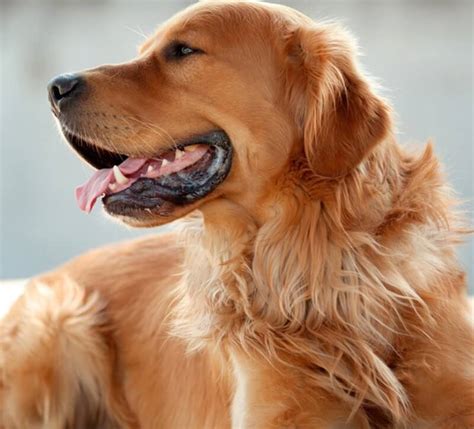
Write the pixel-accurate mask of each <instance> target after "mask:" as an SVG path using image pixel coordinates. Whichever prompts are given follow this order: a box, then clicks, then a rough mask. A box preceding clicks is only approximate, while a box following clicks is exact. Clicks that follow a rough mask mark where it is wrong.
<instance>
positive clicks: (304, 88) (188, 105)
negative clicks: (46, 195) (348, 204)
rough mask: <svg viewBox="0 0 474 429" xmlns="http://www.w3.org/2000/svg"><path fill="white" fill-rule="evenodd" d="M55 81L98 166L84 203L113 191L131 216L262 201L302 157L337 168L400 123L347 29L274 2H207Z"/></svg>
mask: <svg viewBox="0 0 474 429" xmlns="http://www.w3.org/2000/svg"><path fill="white" fill-rule="evenodd" d="M48 89H49V98H50V101H51V106H52V111H53V113H54V115H55V116H56V118H57V119H58V122H59V124H60V127H61V130H62V132H63V134H64V136H65V137H66V139H67V140H68V142H69V143H70V144H71V145H72V146H73V147H74V149H75V150H76V151H77V152H78V153H79V154H80V155H81V156H82V157H83V158H84V159H85V160H86V161H87V162H88V163H90V164H91V165H92V166H94V167H95V168H97V169H99V171H98V172H97V173H96V174H95V175H94V177H93V178H92V179H91V180H90V181H89V182H88V183H87V184H86V185H85V186H84V187H83V188H80V189H79V193H78V197H79V199H80V201H81V205H82V208H83V209H85V210H90V209H91V207H92V205H93V203H94V202H95V199H96V198H98V197H99V196H103V203H104V207H105V210H106V211H107V212H108V213H110V214H111V215H113V216H116V217H118V218H120V219H122V220H123V221H125V222H126V223H128V224H131V225H135V226H152V225H159V224H163V223H167V222H169V221H171V220H174V219H176V218H179V217H182V216H184V215H185V214H187V213H189V212H190V211H192V210H194V209H196V208H204V207H205V205H206V204H207V203H209V202H210V201H212V200H217V199H225V200H231V201H233V202H236V203H237V204H239V205H241V206H243V207H245V208H246V209H247V210H249V211H251V212H256V211H259V210H264V209H265V203H264V202H265V201H266V199H267V198H268V196H269V195H271V194H272V193H274V192H275V189H274V188H275V183H277V182H278V183H281V178H282V177H283V178H284V177H285V174H287V172H288V170H289V167H290V165H291V163H292V162H293V161H294V160H295V159H300V160H301V159H303V160H304V162H305V163H306V164H305V165H307V166H308V167H309V168H310V170H311V171H312V173H313V174H314V175H318V176H320V177H329V178H333V177H336V176H341V175H344V174H346V173H347V172H349V171H350V170H351V169H352V168H354V167H355V166H357V165H358V164H359V163H360V162H361V161H362V160H363V159H364V157H365V156H367V154H368V153H370V151H371V150H372V148H373V147H374V146H375V145H376V144H377V143H378V142H380V141H381V140H383V139H384V137H385V136H386V134H387V133H388V132H389V129H390V114H389V108H388V107H387V105H386V104H385V103H384V102H383V100H381V99H380V98H379V97H378V96H377V95H375V94H374V92H373V91H372V89H371V87H370V86H369V84H368V82H367V80H366V79H365V78H364V76H363V75H362V74H361V72H360V71H359V69H358V68H357V65H356V62H355V53H354V48H353V44H352V40H351V38H350V37H349V36H348V35H347V34H346V33H345V32H344V31H343V30H341V29H340V28H338V27H337V26H334V25H324V24H317V23H315V22H313V21H311V20H310V19H309V18H307V17H305V16H304V15H302V14H300V13H298V12H296V11H294V10H292V9H289V8H286V7H282V6H277V5H270V4H264V3H254V2H240V1H230V2H229V1H225V2H222V1H209V2H202V3H198V4H196V5H193V6H191V7H190V8H188V9H186V10H184V11H183V12H181V13H180V14H178V15H176V16H175V17H173V18H172V19H171V20H170V21H168V22H166V23H165V24H164V25H162V26H161V27H160V28H159V29H158V30H157V31H156V33H155V34H154V35H153V36H152V37H150V38H149V39H148V40H147V41H146V42H145V43H144V44H143V45H142V46H141V48H140V50H139V54H138V56H137V58H135V59H134V60H132V61H130V62H127V63H123V64H117V65H104V66H101V67H98V68H94V69H91V70H86V71H83V72H80V73H76V74H70V75H61V76H59V77H57V78H55V79H53V80H52V81H51V83H50V84H49V87H48ZM114 166H120V167H114Z"/></svg>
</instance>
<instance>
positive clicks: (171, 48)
mask: <svg viewBox="0 0 474 429" xmlns="http://www.w3.org/2000/svg"><path fill="white" fill-rule="evenodd" d="M199 53H203V51H202V50H201V49H197V48H192V47H191V46H189V45H187V44H186V43H182V42H173V43H171V44H170V45H168V46H167V47H166V48H165V58H166V59H167V60H180V59H181V58H184V57H188V56H189V55H193V54H199Z"/></svg>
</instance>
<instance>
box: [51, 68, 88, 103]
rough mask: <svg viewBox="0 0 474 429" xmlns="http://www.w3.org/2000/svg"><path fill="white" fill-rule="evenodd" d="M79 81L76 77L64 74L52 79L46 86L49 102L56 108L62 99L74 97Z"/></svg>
mask: <svg viewBox="0 0 474 429" xmlns="http://www.w3.org/2000/svg"><path fill="white" fill-rule="evenodd" d="M80 82H81V79H80V78H79V76H77V75H72V74H65V75H61V76H58V77H56V78H54V79H53V80H52V81H51V82H50V83H49V85H48V92H49V97H50V101H51V103H52V104H54V105H55V106H56V107H58V103H59V101H60V100H62V99H63V98H69V97H72V96H73V95H75V93H76V92H77V89H78V87H79V84H80Z"/></svg>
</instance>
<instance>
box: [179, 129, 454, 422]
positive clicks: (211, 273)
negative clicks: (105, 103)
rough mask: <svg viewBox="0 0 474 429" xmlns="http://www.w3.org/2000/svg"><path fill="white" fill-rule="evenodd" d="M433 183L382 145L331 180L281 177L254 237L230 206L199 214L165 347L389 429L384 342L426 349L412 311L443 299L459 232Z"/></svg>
mask: <svg viewBox="0 0 474 429" xmlns="http://www.w3.org/2000/svg"><path fill="white" fill-rule="evenodd" d="M295 183H297V184H298V186H295ZM444 183H445V182H444V180H443V178H442V174H441V173H440V168H439V164H438V161H437V160H436V159H435V157H434V155H433V151H432V146H431V144H429V145H428V146H427V147H426V149H425V150H424V152H423V153H421V154H420V155H414V154H409V153H407V152H405V151H403V150H402V149H401V148H400V147H399V146H397V145H396V143H395V142H394V140H393V139H392V138H390V139H387V140H386V141H385V142H384V143H383V144H381V145H380V146H379V147H378V148H377V150H375V151H374V152H373V153H372V154H371V156H370V157H369V158H368V159H367V160H366V161H364V162H363V163H362V164H361V165H360V166H359V167H358V168H356V169H355V170H354V171H352V172H351V173H350V174H348V175H346V176H345V177H343V178H339V179H334V180H322V179H320V178H318V177H317V176H315V175H314V174H312V171H311V170H310V169H309V168H305V165H304V161H301V160H299V161H295V162H293V163H291V164H290V165H289V167H288V172H287V174H285V175H284V177H283V178H282V181H281V184H280V186H279V187H277V188H279V189H280V190H279V191H278V192H276V193H275V194H274V195H272V196H271V198H270V201H271V202H270V203H269V207H271V211H272V212H273V215H271V214H270V215H269V216H268V219H267V221H266V222H265V223H263V224H262V225H256V224H255V223H254V222H252V220H251V219H249V218H248V217H247V216H246V215H245V213H243V212H239V210H238V209H236V208H235V207H233V206H232V205H231V204H229V205H228V207H227V210H226V211H225V212H223V211H222V210H221V211H220V212H219V213H215V212H213V210H212V208H210V209H208V210H206V212H205V213H204V219H203V221H204V222H203V223H202V224H201V223H200V221H199V220H196V219H193V220H192V221H190V222H189V223H188V225H187V226H186V228H185V229H184V238H185V240H186V242H187V244H186V248H187V249H188V252H187V255H186V262H185V266H186V267H189V268H188V269H187V271H186V273H185V276H184V279H183V282H182V284H181V287H180V288H179V291H178V296H177V299H176V301H175V302H176V310H175V313H174V318H173V320H172V331H173V334H175V335H178V336H180V337H183V338H185V339H186V341H187V342H188V344H189V347H190V348H191V349H199V348H201V347H205V346H206V345H211V346H213V347H223V348H224V349H225V350H228V351H229V352H230V353H232V350H240V351H244V352H245V353H248V355H249V356H253V357H255V356H258V357H259V359H263V360H265V361H267V363H269V364H271V365H273V366H275V367H276V368H285V367H287V368H291V367H293V366H297V367H298V368H299V369H300V370H304V371H305V374H306V376H307V379H308V380H310V382H311V384H312V385H314V387H315V388H319V389H320V388H323V389H324V390H325V391H327V392H328V393H330V394H332V395H335V396H337V397H339V398H342V399H343V400H344V401H347V402H348V403H349V404H351V406H352V409H353V413H354V414H355V413H356V412H358V411H360V410H361V409H362V407H365V408H366V409H370V408H371V407H373V406H377V407H380V408H381V409H383V410H385V412H386V414H387V416H388V417H389V418H390V419H391V420H394V421H397V420H399V419H401V418H402V417H403V416H404V415H405V413H406V412H407V411H408V410H407V407H408V400H407V397H406V393H405V390H404V388H403V386H402V385H401V383H400V381H399V380H398V379H397V376H396V375H395V372H396V362H397V360H398V358H399V356H398V355H397V351H396V349H395V341H396V338H398V337H400V336H402V337H403V335H404V334H406V333H408V332H411V333H413V332H416V333H418V335H420V336H428V337H429V331H430V330H431V329H429V328H428V327H430V324H431V325H432V324H434V323H435V322H434V321H433V319H432V318H431V314H430V310H429V307H428V306H427V305H426V302H425V301H426V300H427V299H430V297H431V298H432V297H433V296H436V295H438V293H439V296H441V295H442V294H444V293H445V290H446V288H449V287H453V286H452V284H453V282H450V279H449V276H448V275H447V274H446V273H447V272H448V267H450V269H451V272H452V267H453V266H456V262H455V256H454V244H455V243H457V242H458V241H459V239H460V234H461V233H462V230H461V229H460V228H458V226H457V225H458V220H457V219H456V217H455V216H454V215H453V214H452V213H453V211H452V208H451V205H452V204H453V203H454V200H453V199H452V198H451V197H450V192H449V190H448V189H447V188H446V187H445V185H444ZM219 204H220V207H222V201H221V202H220V203H219ZM222 219H225V220H222ZM454 277H456V274H455V275H454ZM432 309H433V306H431V311H432ZM431 327H432V326H431Z"/></svg>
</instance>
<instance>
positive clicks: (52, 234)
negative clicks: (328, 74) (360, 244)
mask: <svg viewBox="0 0 474 429" xmlns="http://www.w3.org/2000/svg"><path fill="white" fill-rule="evenodd" d="M1 1H2V0H0V5H1V13H0V19H1V22H0V37H1V81H0V82H1V115H0V118H1V123H0V128H1V135H0V136H1V184H0V186H1V189H0V190H1V206H0V215H1V219H0V221H1V223H0V225H1V230H0V235H1V241H0V244H1V248H0V251H1V253H0V263H1V265H0V277H3V278H12V277H24V276H30V275H32V274H35V273H38V272H41V271H44V270H48V269H50V268H53V267H54V266H55V265H57V264H59V263H61V262H63V261H65V260H67V259H68V258H70V257H72V256H74V255H77V254H79V253H81V252H83V251H85V250H87V249H90V248H92V247H95V246H98V245H101V244H103V243H109V242H113V241H117V240H122V239H127V238H131V237H134V236H137V235H140V234H145V233H148V234H149V233H151V231H150V230H148V231H134V230H130V229H126V228H125V227H123V226H121V225H118V224H116V223H114V222H111V221H110V220H108V219H106V218H105V217H104V216H103V214H102V213H101V210H95V211H94V212H93V214H91V215H86V214H84V213H82V212H80V211H79V209H78V208H77V206H76V202H75V200H74V196H73V190H74V187H75V186H77V185H78V184H81V183H82V182H83V181H85V180H86V179H87V178H88V177H89V176H90V174H91V171H90V170H89V169H88V168H87V167H86V166H84V165H82V164H81V163H80V162H78V160H77V159H76V157H75V156H74V155H73V154H72V152H71V151H70V150H69V149H68V147H66V145H65V144H64V143H62V141H61V139H60V137H59V135H58V133H57V131H56V127H55V125H54V122H53V119H52V117H51V115H50V113H49V107H48V103H47V99H46V90H45V86H46V83H47V81H48V80H49V79H50V78H51V77H53V76H55V75H56V74H59V73H63V72H66V71H74V70H80V69H83V68H87V67H92V66H96V65H99V64H102V63H113V62H121V61H126V60H128V59H130V58H131V57H133V56H134V54H135V51H136V46H137V45H138V44H139V43H141V41H142V40H143V38H142V36H140V35H139V34H137V33H142V32H143V33H145V34H149V33H150V32H151V31H152V30H153V28H154V27H155V26H156V25H157V24H158V23H160V22H161V21H163V20H165V19H166V18H168V17H169V16H170V15H172V14H173V13H174V12H176V11H178V10H179V9H181V8H182V7H184V6H186V5H188V4H189V3H190V2H187V1H146V2H143V1H130V2H124V1H120V2H119V1H111V0H109V1H83V2H81V3H79V2H74V1H67V2H66V1H49V2H48V1H36V2H23V1H15V2H13V1H12V2H3V3H2V2H1ZM284 3H286V4H287V5H289V6H293V7H295V8H298V9H300V10H302V11H303V12H305V13H307V14H308V15H310V16H312V17H314V18H335V19H337V20H342V21H343V22H344V23H345V24H346V25H347V26H348V27H349V28H350V29H351V30H352V31H353V33H355V35H356V36H357V37H358V39H359V42H360V45H361V47H362V51H363V53H364V54H365V55H364V57H363V58H362V62H363V64H364V65H365V66H366V69H367V70H368V71H369V72H370V73H371V74H372V75H374V76H377V77H379V78H380V82H381V83H382V85H383V86H384V87H386V88H389V90H387V91H386V95H387V96H388V97H389V98H390V99H391V101H392V103H393V105H394V106H395V110H396V111H397V113H398V128H399V137H400V141H402V142H423V141H426V139H427V138H429V137H432V138H433V139H434V141H435V144H436V150H437V153H438V154H439V156H440V158H441V159H442V160H443V162H444V164H445V166H446V170H447V173H448V176H449V178H450V180H451V182H452V184H453V186H454V188H455V189H456V190H457V191H458V192H459V195H460V196H461V197H462V198H464V199H467V200H471V199H472V196H473V176H472V155H473V134H472V122H473V121H472V101H473V94H472V90H473V80H472V79H473V78H472V76H473V74H472V73H473V70H472V58H473V39H472V37H473V34H472V26H473V6H472V3H471V2H470V1H466V2H456V1H446V2H429V1H418V2H415V1H413V2H408V1H407V2H394V1H393V2H392V1H373V2H370V1H356V0H352V1H351V0H346V1H333V2H319V1H291V0H288V1H286V2H284ZM465 207H466V209H467V210H468V211H469V213H472V203H471V202H468V203H467V204H466V205H465ZM470 217H471V215H470ZM460 253H461V259H462V261H463V264H464V266H465V267H466V268H467V269H468V270H469V271H470V274H472V272H471V269H472V265H473V264H472V262H473V256H472V253H473V242H472V240H470V241H469V243H468V244H467V245H465V246H464V247H463V248H462V249H461V252H460ZM470 278H471V275H470ZM471 283H472V280H471Z"/></svg>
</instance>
